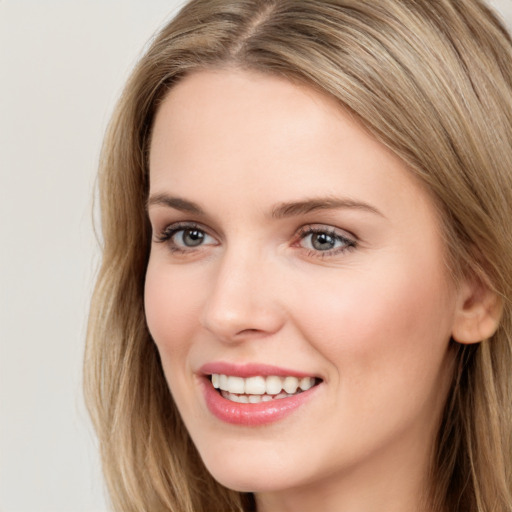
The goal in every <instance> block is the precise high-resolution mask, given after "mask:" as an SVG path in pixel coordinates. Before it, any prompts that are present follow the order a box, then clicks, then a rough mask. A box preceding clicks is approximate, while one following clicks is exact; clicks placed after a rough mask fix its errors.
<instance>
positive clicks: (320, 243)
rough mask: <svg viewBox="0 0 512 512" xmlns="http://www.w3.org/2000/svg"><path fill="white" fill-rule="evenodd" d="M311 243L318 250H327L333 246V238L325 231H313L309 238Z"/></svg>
mask: <svg viewBox="0 0 512 512" xmlns="http://www.w3.org/2000/svg"><path fill="white" fill-rule="evenodd" d="M311 244H312V245H313V247H314V248H315V249H317V250H319V251H328V250H329V249H332V248H333V247H334V244H335V240H334V238H333V237H332V236H331V235H329V234H327V233H315V234H314V235H313V238H312V240H311Z"/></svg>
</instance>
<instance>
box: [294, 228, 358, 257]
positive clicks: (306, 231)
mask: <svg viewBox="0 0 512 512" xmlns="http://www.w3.org/2000/svg"><path fill="white" fill-rule="evenodd" d="M315 233H326V234H329V235H331V236H333V237H335V238H336V239H338V240H341V241H343V242H345V243H344V245H343V246H342V247H334V248H332V249H327V250H325V251H321V250H317V249H309V248H306V247H303V249H304V250H306V251H308V255H310V256H313V257H328V256H335V255H337V254H340V253H342V252H345V251H347V250H350V249H355V248H356V247H357V246H358V244H359V240H358V237H357V236H355V235H354V234H353V233H351V232H349V231H347V230H345V229H340V228H337V227H334V226H332V225H327V224H306V225H304V226H301V227H300V228H299V230H298V231H297V235H296V241H295V242H294V245H300V242H301V241H302V240H304V239H305V238H306V237H308V236H310V235H313V234H315Z"/></svg>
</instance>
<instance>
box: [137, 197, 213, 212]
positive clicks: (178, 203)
mask: <svg viewBox="0 0 512 512" xmlns="http://www.w3.org/2000/svg"><path fill="white" fill-rule="evenodd" d="M153 205H157V206H167V207H169V208H174V209H175V210H180V211H182V212H186V213H193V214H195V215H204V214H205V213H204V211H203V210H202V208H201V207H200V206H199V205H198V204H197V203H194V202H193V201H189V200H187V199H183V198H181V197H173V196H169V195H167V194H155V195H153V196H150V197H149V199H148V202H147V204H146V209H149V207H150V206H153Z"/></svg>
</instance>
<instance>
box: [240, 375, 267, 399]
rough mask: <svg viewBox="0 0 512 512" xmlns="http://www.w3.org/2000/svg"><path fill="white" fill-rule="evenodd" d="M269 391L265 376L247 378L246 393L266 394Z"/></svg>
mask: <svg viewBox="0 0 512 512" xmlns="http://www.w3.org/2000/svg"><path fill="white" fill-rule="evenodd" d="M266 392H267V386H266V384H265V378H264V377H249V378H248V379H245V393H247V394H248V395H264V394H265V393H266Z"/></svg>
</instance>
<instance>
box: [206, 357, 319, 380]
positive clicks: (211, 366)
mask: <svg viewBox="0 0 512 512" xmlns="http://www.w3.org/2000/svg"><path fill="white" fill-rule="evenodd" d="M199 373H202V374H203V375H212V374H213V373H218V374H222V375H233V376H235V377H244V378H246V377H255V376H257V375H261V376H262V377H267V376H269V375H276V376H277V377H288V376H292V377H298V378H301V377H313V375H311V374H309V373H304V372H298V371H297V370H290V369H287V368H280V367H278V366H272V365H268V364H258V363H247V364H233V363H226V362H222V361H217V362H212V363H207V364H205V365H203V366H201V368H200V369H199Z"/></svg>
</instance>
